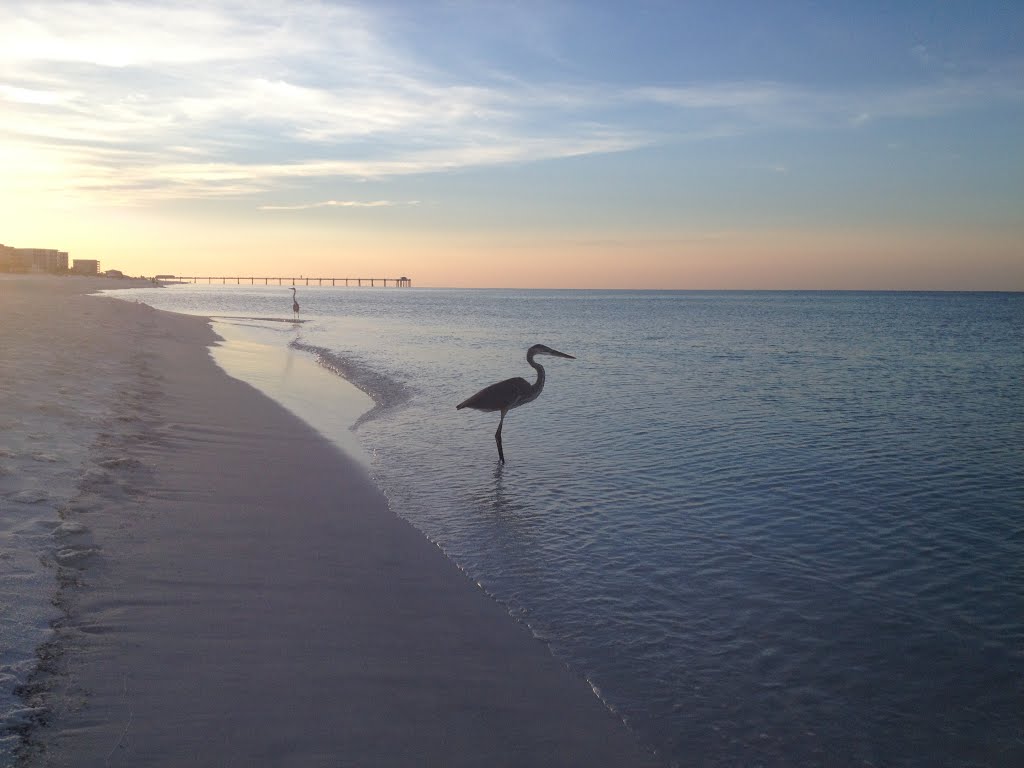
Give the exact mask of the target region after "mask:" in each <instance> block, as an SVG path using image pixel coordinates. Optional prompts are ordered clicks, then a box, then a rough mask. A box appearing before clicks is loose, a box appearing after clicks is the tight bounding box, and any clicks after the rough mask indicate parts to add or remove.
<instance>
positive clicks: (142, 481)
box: [21, 281, 658, 766]
mask: <svg viewBox="0 0 1024 768" xmlns="http://www.w3.org/2000/svg"><path fill="white" fill-rule="evenodd" d="M103 282H104V283H106V281H103ZM99 287H101V288H110V287H113V286H110V285H109V284H105V285H101V286H99ZM126 287H127V286H126ZM94 289H95V288H92V289H90V290H94ZM42 293H45V291H43V292H42ZM61 293H64V292H61ZM37 298H39V297H38V296H37ZM71 298H73V301H72V300H71ZM49 300H50V303H49V311H50V312H52V313H54V314H57V315H59V314H60V312H61V311H63V310H64V306H63V305H64V304H68V305H69V306H72V307H73V308H75V309H77V308H78V307H81V306H85V305H84V304H83V300H84V301H88V302H96V304H94V305H89V307H90V310H92V311H93V312H94V313H96V314H99V315H100V316H101V317H100V319H101V321H102V322H101V323H100V324H99V326H100V327H101V328H102V329H103V330H104V332H105V333H106V334H107V335H106V336H105V337H103V339H102V340H103V344H104V345H106V347H110V348H116V349H118V350H119V357H117V359H115V360H110V359H106V360H96V361H95V362H96V363H97V365H99V366H101V367H104V368H109V369H111V370H110V371H109V372H108V373H116V374H118V375H121V376H122V377H123V378H124V380H126V381H127V382H128V385H127V386H126V388H125V389H124V391H120V392H118V393H116V396H115V397H114V400H113V403H114V408H113V411H112V412H111V413H110V414H108V417H107V418H106V419H105V421H104V425H103V426H104V428H103V429H101V430H100V434H99V436H98V437H97V439H96V441H95V443H94V444H93V445H91V446H90V447H89V450H88V453H89V456H88V461H87V462H86V464H87V465H88V468H87V469H85V471H83V472H82V474H81V476H80V481H79V483H78V488H77V491H76V494H75V496H74V498H72V499H70V500H69V502H68V503H67V505H66V506H65V507H64V508H63V510H62V512H61V518H62V522H61V524H60V527H61V528H62V529H64V530H63V533H61V534H60V536H61V537H62V538H61V547H62V550H61V551H63V552H65V553H67V554H65V556H64V558H63V559H61V560H58V563H59V565H58V566H57V571H58V578H59V580H60V583H61V588H60V600H61V603H62V606H63V607H64V609H65V611H66V615H65V618H64V619H62V620H61V621H60V622H58V625H57V626H56V628H55V630H56V635H55V641H54V644H53V645H52V646H51V647H50V648H49V649H44V651H50V652H51V653H50V654H49V655H50V658H49V660H48V662H47V664H44V665H42V667H41V669H40V671H39V673H38V674H36V675H35V676H34V678H33V680H32V682H31V684H30V686H29V688H28V689H27V690H26V693H27V695H28V698H29V699H30V702H31V703H32V705H33V706H38V707H41V708H42V709H41V710H40V714H39V715H38V716H37V717H36V718H35V722H34V727H33V728H31V729H29V730H28V734H27V741H26V744H27V745H28V747H27V748H26V749H25V750H23V751H22V754H21V764H22V765H27V766H37V765H45V766H60V765H75V766H83V765H139V764H145V765H180V764H183V763H192V764H198V765H229V764H240V765H241V764H273V765H302V766H310V765H325V766H327V765H338V764H353V765H430V764H445V765H467V766H468V765H485V764H486V765H509V766H511V765H538V764H588V765H609V766H611V765H656V764H658V763H657V761H656V760H655V759H654V758H653V757H651V756H649V755H648V754H646V752H645V751H644V750H643V749H642V748H641V747H640V746H639V744H638V742H637V741H636V739H635V737H634V736H633V734H632V733H631V732H629V731H628V730H627V729H626V727H625V726H624V725H623V724H622V722H621V721H620V720H619V719H618V718H617V717H616V716H615V715H614V714H612V713H611V712H609V711H608V710H607V709H606V708H605V707H604V705H603V704H602V703H601V702H600V700H599V699H598V698H597V697H596V696H595V695H594V693H593V692H592V690H591V688H590V686H589V684H588V683H587V682H586V681H585V680H584V679H583V678H582V677H579V676H577V675H575V674H574V673H572V672H570V671H569V670H568V669H567V668H566V667H565V666H564V665H563V664H562V663H561V662H559V661H558V660H556V659H555V658H554V657H553V656H552V655H551V653H550V651H549V649H548V648H547V646H546V645H544V644H543V643H542V642H540V641H539V640H537V639H535V638H534V637H533V636H532V634H531V633H530V632H529V630H528V628H526V627H525V626H524V625H521V624H518V623H517V622H515V620H514V619H513V618H512V617H510V616H509V615H508V614H507V612H506V611H505V610H504V608H503V607H502V606H501V605H499V604H498V603H496V602H495V601H494V600H492V599H491V598H490V597H488V596H487V595H486V594H485V593H484V592H483V590H481V589H480V588H479V587H477V586H476V585H475V584H473V583H472V582H471V581H470V580H469V579H468V578H467V577H466V576H465V575H463V574H462V573H461V572H460V571H459V570H458V569H457V567H456V566H455V565H454V564H453V563H452V562H451V561H450V560H448V559H447V558H446V557H445V556H444V555H443V554H442V553H441V551H440V550H439V549H438V548H437V547H436V546H434V545H433V544H431V543H430V542H429V541H428V540H427V539H426V538H425V537H424V536H423V535H422V534H420V533H419V532H418V531H417V530H416V529H415V528H413V526H412V525H411V524H409V523H408V522H406V521H405V520H404V519H402V518H400V517H398V516H397V515H395V514H394V513H393V512H392V511H391V510H390V509H389V508H388V506H387V503H386V500H385V499H384V497H383V496H382V494H381V492H380V491H379V490H378V489H377V488H376V486H375V485H374V484H373V483H372V481H371V480H370V478H369V476H368V475H367V474H366V472H365V471H364V469H363V468H362V467H360V466H359V464H358V463H357V462H356V461H355V460H354V459H352V458H351V457H349V456H347V455H346V454H345V453H344V452H343V451H341V450H339V448H338V447H336V446H335V445H334V444H332V443H330V442H329V441H328V440H327V439H326V438H324V437H323V436H322V435H321V434H320V433H318V432H317V431H316V430H314V429H313V428H312V427H310V426H309V425H307V424H306V423H305V422H303V421H301V419H299V417H297V416H295V415H293V414H291V413H289V412H288V411H286V410H285V409H284V408H283V407H281V406H280V405H278V404H277V403H276V402H274V401H272V400H270V399H269V398H268V397H266V396H265V395H263V394H261V393H260V392H258V391H256V390H255V389H254V388H253V387H251V386H249V385H247V384H244V383H242V382H240V381H238V380H237V379H233V378H231V377H230V376H228V374H226V373H225V372H224V371H223V370H221V369H220V368H219V367H218V366H217V365H216V364H215V363H214V361H213V359H212V358H211V356H210V354H209V349H208V347H209V345H210V344H212V343H213V341H214V339H215V334H214V333H213V331H212V329H211V327H210V324H209V321H208V320H206V319H204V318H197V317H192V316H186V315H174V314H171V313H166V312H161V311H158V310H154V309H152V308H150V307H148V306H147V305H142V304H133V303H131V302H124V301H119V300H116V299H106V298H103V297H85V296H84V293H79V294H72V295H71V296H67V295H65V296H58V297H53V296H51V297H49ZM106 347H105V348H106ZM97 351H100V350H93V352H97ZM115 369H116V370H115ZM108 373H105V374H104V375H108ZM86 378H87V379H88V378H89V377H88V375H86ZM92 378H93V379H94V380H98V377H97V376H94V377H92ZM115 378H116V377H115ZM44 661H45V659H44Z"/></svg>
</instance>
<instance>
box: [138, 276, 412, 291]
mask: <svg viewBox="0 0 1024 768" xmlns="http://www.w3.org/2000/svg"><path fill="white" fill-rule="evenodd" d="M156 279H157V280H166V281H168V282H171V281H176V282H179V283H203V282H205V283H216V282H220V283H221V284H224V285H226V284H227V283H236V284H237V285H242V284H243V283H246V282H248V283H249V284H250V285H256V284H257V283H260V282H262V283H263V284H264V285H270V284H271V283H275V284H277V285H319V286H324V285H330V286H332V287H333V286H338V285H344V286H345V287H346V288H347V287H349V286H350V285H354V286H357V287H359V288H363V287H367V286H369V287H370V288H375V287H377V286H378V285H379V286H382V287H384V288H387V287H388V284H389V283H390V285H391V287H393V288H412V280H411V279H409V278H408V277H194V276H193V277H185V276H183V275H177V276H175V275H157V276H156Z"/></svg>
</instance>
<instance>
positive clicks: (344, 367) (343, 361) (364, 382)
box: [289, 339, 412, 429]
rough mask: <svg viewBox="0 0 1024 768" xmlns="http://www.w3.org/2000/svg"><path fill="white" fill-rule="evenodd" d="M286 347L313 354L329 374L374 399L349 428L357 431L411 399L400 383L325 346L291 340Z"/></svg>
mask: <svg viewBox="0 0 1024 768" xmlns="http://www.w3.org/2000/svg"><path fill="white" fill-rule="evenodd" d="M289 346H290V347H291V348H292V349H298V350H301V351H303V352H309V353H311V354H313V355H315V356H316V361H317V362H318V363H319V364H320V365H322V366H323V367H324V368H326V369H327V370H329V371H331V372H332V373H336V374H337V375H339V376H341V377H342V378H343V379H345V380H346V381H347V382H349V383H350V384H352V385H353V386H354V387H356V388H357V389H360V390H362V391H363V392H365V393H366V394H367V395H369V397H370V399H371V400H373V403H374V406H373V408H371V409H370V410H368V411H367V412H366V413H364V414H363V415H362V416H360V417H359V418H358V419H357V420H356V423H355V424H353V425H352V428H353V429H356V428H358V427H359V426H360V425H362V424H363V423H364V422H367V421H370V420H371V419H375V418H377V417H378V416H381V415H382V414H383V413H385V412H386V411H389V410H391V409H392V408H397V407H398V406H400V405H403V404H404V403H406V402H408V401H409V400H410V398H411V397H412V390H410V389H409V387H407V386H406V385H405V384H403V383H402V382H400V381H397V380H395V379H392V378H390V377H388V376H385V375H384V374H382V373H380V372H378V371H375V370H372V369H370V368H367V367H366V366H365V365H364V364H362V363H360V362H359V361H357V360H355V359H353V358H350V357H344V356H343V355H340V354H338V353H337V352H332V351H331V350H329V349H325V348H324V347H317V346H314V345H313V344H305V343H303V342H301V341H298V340H297V339H293V340H292V341H291V342H290V343H289Z"/></svg>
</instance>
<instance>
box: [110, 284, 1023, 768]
mask: <svg viewBox="0 0 1024 768" xmlns="http://www.w3.org/2000/svg"><path fill="white" fill-rule="evenodd" d="M121 297H122V298H131V299H139V300H142V301H145V302H147V303H150V304H152V305H153V306H156V307H159V308H164V309H172V310H175V311H183V312H194V313H198V314H212V315H220V316H235V317H238V318H288V317H290V316H291V309H290V308H291V294H290V291H288V290H286V289H285V288H282V287H276V286H273V287H263V286H256V287H252V286H218V285H214V286H176V287H169V288H163V289H152V290H148V289H146V290H140V291H133V292H131V295H130V296H125V295H123V294H122V296H121ZM299 300H300V302H301V303H302V306H303V317H304V318H305V319H306V320H307V321H308V322H306V323H304V324H302V325H301V326H293V325H291V324H288V323H281V322H271V321H268V320H253V319H246V320H229V321H223V320H222V321H220V322H219V323H218V329H219V330H220V331H221V332H222V333H224V334H225V335H226V336H227V337H228V338H229V339H233V340H234V341H233V343H245V344H247V345H249V346H250V348H252V347H253V345H255V347H256V348H257V349H258V348H260V347H261V346H262V347H264V348H265V349H267V350H268V351H269V350H280V349H284V348H288V349H290V350H293V351H295V352H297V353H299V354H301V355H308V356H311V357H318V358H319V359H320V360H321V362H322V363H323V364H324V365H326V366H327V367H329V368H330V369H331V370H333V371H335V372H338V373H340V374H342V375H344V376H345V377H346V378H348V379H349V380H351V381H353V382H354V383H356V384H357V385H358V386H360V387H361V388H363V389H365V390H366V391H367V392H368V393H370V394H371V395H372V396H373V397H374V399H375V401H376V402H377V403H378V405H377V407H376V408H374V409H373V411H372V412H371V413H370V414H369V415H368V416H366V417H364V418H363V419H362V420H361V421H360V423H359V424H358V426H357V427H356V429H355V435H356V438H357V439H358V442H359V444H360V445H361V446H362V448H363V449H364V450H365V453H366V456H368V457H369V458H368V459H366V460H367V461H369V464H370V469H371V472H372V474H373V475H374V477H375V478H376V480H377V482H378V483H379V484H380V486H381V488H382V489H383V490H384V492H385V493H386V495H387V496H388V498H389V500H390V502H391V504H392V507H393V509H394V510H395V511H396V512H397V513H398V514H400V515H402V516H403V517H405V518H407V519H409V520H410V521H411V522H412V523H413V524H415V525H416V526H417V527H418V528H419V529H420V530H421V531H422V532H423V533H424V535H425V536H427V537H428V538H430V539H431V540H433V541H435V542H437V543H438V544H439V545H440V546H441V547H442V548H443V549H444V551H445V552H446V553H447V554H448V555H449V556H450V557H451V558H452V559H453V560H454V561H455V562H456V563H457V564H458V565H459V566H460V567H461V568H462V569H463V570H464V571H465V572H466V573H468V574H469V575H470V576H471V577H472V578H473V579H474V580H476V581H478V582H479V583H480V584H481V585H482V586H483V587H484V588H485V589H486V590H487V591H488V592H489V593H491V594H492V595H493V596H494V597H495V598H496V599H498V600H500V601H501V602H503V603H504V604H506V605H507V606H508V608H509V610H510V612H511V613H512V614H513V615H514V616H516V617H517V618H518V619H520V620H522V621H524V622H526V623H528V624H529V626H530V627H531V628H532V629H533V631H534V632H535V633H536V634H537V635H538V636H540V637H542V638H543V639H544V640H546V641H547V642H548V643H549V644H550V646H551V648H552V651H553V652H554V653H555V654H556V655H557V656H559V657H560V658H562V659H564V660H565V661H566V662H567V663H568V664H570V665H571V666H572V667H573V668H574V669H575V670H577V671H578V672H580V673H581V674H584V675H586V677H587V678H588V680H589V681H590V682H591V684H592V685H593V686H594V688H595V690H596V691H598V692H599V695H600V696H601V697H602V698H603V699H604V701H605V702H606V703H607V704H608V706H610V707H612V708H613V709H615V710H616V711H617V712H618V713H620V714H621V715H622V717H623V718H624V719H625V720H626V721H627V722H628V723H629V724H630V726H631V727H633V728H634V729H635V730H636V731H637V733H638V734H639V735H640V737H641V738H642V739H643V740H644V741H645V742H647V743H648V744H650V745H652V746H653V747H655V748H656V749H657V750H658V751H659V752H660V753H661V754H662V755H663V756H665V758H666V759H667V760H668V761H670V762H673V763H677V764H679V765H700V766H737V765H743V766H752V765H766V766H793V765H824V764H828V765H839V766H846V765H849V766H862V765H874V766H890V765H901V766H936V765H962V766H983V765H987V766H1011V765H1013V766H1018V765H1024V725H1022V723H1024V720H1022V713H1024V330H1022V329H1024V295H1021V294H930V293H739V292H726V293H704V292H692V293H691V292H625V291H616V292H602V291H502V290H476V291H464V290H420V289H355V288H353V289H330V288H316V287H308V288H307V287H305V286H300V287H299ZM538 342H540V343H545V344H548V345H549V346H552V347H554V348H556V349H559V350H562V351H564V352H567V353H569V354H572V355H575V356H576V357H577V358H578V359H577V360H575V361H572V360H561V359H555V358H539V360H540V362H542V363H544V364H545V367H546V369H547V374H548V381H547V386H546V388H545V390H544V393H543V394H542V395H541V397H540V398H539V399H538V400H536V401H535V402H533V403H530V404H528V405H526V406H524V407H523V408H520V409H517V410H515V411H512V412H511V413H510V414H509V416H508V417H507V419H506V422H505V428H504V432H503V438H504V448H505V455H506V458H507V461H508V463H507V464H506V465H505V466H500V465H498V463H497V452H496V449H495V445H494V438H493V434H494V430H495V428H496V427H497V421H498V419H497V415H496V414H481V413H477V412H472V411H458V412H457V411H456V410H455V404H456V403H458V402H460V401H461V400H463V399H464V398H465V397H467V396H468V395H470V394H472V393H474V392H475V391H477V390H478V389H480V388H482V387H483V386H485V385H487V384H489V383H492V382H494V381H498V380H500V379H504V378H507V377H511V376H524V377H527V378H528V379H530V380H532V379H533V377H534V374H533V371H532V370H531V369H530V368H529V367H528V366H527V365H526V361H525V352H526V349H527V347H529V346H530V345H531V344H534V343H538ZM338 385H339V387H340V386H343V385H342V383H341V382H339V384H338ZM277 396H278V397H280V398H281V399H282V400H283V401H284V402H285V404H286V405H287V404H288V403H287V400H288V397H287V395H284V396H282V395H280V394H278V395H277ZM321 410H322V411H323V412H324V413H325V414H328V413H329V412H330V410H331V402H330V397H329V396H328V397H325V398H324V402H322V404H321ZM314 422H320V423H315V424H314V426H318V427H320V428H321V429H323V430H325V431H326V432H328V433H329V432H330V431H331V430H335V431H337V430H339V429H346V428H347V425H346V426H345V427H339V426H338V425H337V423H334V422H332V421H331V420H330V419H329V418H327V417H326V416H325V417H324V419H322V420H320V419H314ZM350 437H351V436H349V439H350Z"/></svg>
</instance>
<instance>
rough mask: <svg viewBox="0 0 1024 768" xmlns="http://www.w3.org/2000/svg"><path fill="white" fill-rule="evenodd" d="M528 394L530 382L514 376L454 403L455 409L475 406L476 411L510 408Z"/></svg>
mask: <svg viewBox="0 0 1024 768" xmlns="http://www.w3.org/2000/svg"><path fill="white" fill-rule="evenodd" d="M529 394H530V382H528V381H527V380H526V379H523V378H520V377H518V376H517V377H516V378H514V379H505V380H504V381H499V382H498V383H497V384H491V386H489V387H484V388H483V389H481V390H480V391H479V392H477V393H476V394H475V395H473V396H472V397H468V398H466V399H465V400H463V401H462V402H461V403H459V404H458V405H456V406H455V407H456V409H460V408H475V409H476V410H478V411H500V410H501V409H503V408H512V407H514V406H515V404H516V403H518V402H519V401H520V400H522V399H523V398H525V397H527V396H529Z"/></svg>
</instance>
